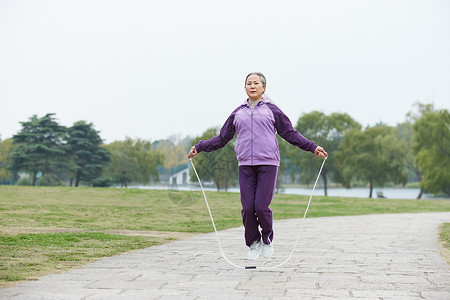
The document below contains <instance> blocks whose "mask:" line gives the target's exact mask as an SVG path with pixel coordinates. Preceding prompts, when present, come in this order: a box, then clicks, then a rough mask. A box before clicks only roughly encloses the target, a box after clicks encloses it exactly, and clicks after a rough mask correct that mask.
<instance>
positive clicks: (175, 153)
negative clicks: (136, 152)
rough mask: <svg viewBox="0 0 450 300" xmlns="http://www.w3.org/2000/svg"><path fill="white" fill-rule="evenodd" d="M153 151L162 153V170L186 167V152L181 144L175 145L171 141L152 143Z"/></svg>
mask: <svg viewBox="0 0 450 300" xmlns="http://www.w3.org/2000/svg"><path fill="white" fill-rule="evenodd" d="M153 146H154V149H155V150H156V151H159V152H160V153H164V154H165V155H164V168H166V169H173V168H175V167H177V166H179V165H180V164H184V165H186V163H187V162H188V161H187V154H186V153H187V151H186V149H185V147H184V145H183V144H180V143H179V144H177V145H175V144H174V142H172V141H171V140H160V141H157V142H155V143H153Z"/></svg>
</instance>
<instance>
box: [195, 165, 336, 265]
mask: <svg viewBox="0 0 450 300" xmlns="http://www.w3.org/2000/svg"><path fill="white" fill-rule="evenodd" d="M326 160H327V156H325V158H324V160H323V162H322V165H321V166H320V170H319V173H318V174H317V178H316V181H315V182H314V186H313V189H312V191H311V195H310V196H309V201H308V205H307V206H306V210H305V213H304V215H303V218H302V222H301V224H300V228H299V230H298V231H299V233H300V231H301V229H302V228H303V223H304V222H305V218H306V214H307V213H308V209H309V205H310V204H311V199H312V196H313V194H314V191H315V189H316V185H317V182H318V181H319V177H320V174H321V173H322V169H323V165H324V164H325V161H326ZM189 161H190V163H191V165H192V169H193V170H194V173H195V175H196V176H197V180H198V183H199V184H200V188H201V190H202V193H203V197H204V198H205V203H206V207H207V208H208V212H209V216H210V218H211V223H212V225H213V227H214V231H215V232H216V237H217V243H218V244H219V249H220V253H221V254H222V257H223V258H224V259H225V260H226V261H227V262H228V263H229V264H230V265H232V266H234V267H236V268H241V269H256V267H253V266H252V267H245V266H241V265H238V264H235V263H233V262H232V261H230V260H229V259H228V258H227V257H226V256H225V254H224V253H223V250H222V245H221V244H220V239H219V233H218V232H217V228H216V224H215V223H214V219H213V216H212V213H211V209H210V208H209V203H208V199H207V198H206V194H205V190H204V189H203V185H202V181H201V180H200V177H199V176H198V173H197V170H196V169H195V166H194V163H193V162H192V158H189ZM299 236H300V234H297V239H296V240H295V244H294V247H293V249H292V251H291V253H290V254H289V256H288V257H287V258H286V259H285V260H284V261H283V262H282V263H280V264H278V265H276V266H273V267H258V268H259V269H263V270H271V269H276V268H279V267H281V266H282V265H284V264H285V263H287V262H288V261H289V259H291V257H292V254H293V253H294V251H295V249H296V248H297V243H298V239H299Z"/></svg>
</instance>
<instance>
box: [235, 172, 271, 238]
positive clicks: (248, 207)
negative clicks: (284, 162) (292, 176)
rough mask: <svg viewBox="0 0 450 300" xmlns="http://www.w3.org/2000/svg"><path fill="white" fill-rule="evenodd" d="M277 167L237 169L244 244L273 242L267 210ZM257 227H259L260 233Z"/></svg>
mask: <svg viewBox="0 0 450 300" xmlns="http://www.w3.org/2000/svg"><path fill="white" fill-rule="evenodd" d="M277 173H278V167H277V166H269V165H258V166H240V167H239V186H240V190H241V203H242V212H241V213H242V222H243V223H244V227H245V243H246V244H247V246H250V245H251V244H252V243H253V242H254V241H260V240H261V236H262V240H263V242H264V243H265V244H270V242H271V241H273V230H272V225H273V217H272V210H271V209H270V208H269V205H270V203H271V202H272V198H273V194H274V192H275V187H276V182H277ZM258 226H261V232H260V231H259V228H258Z"/></svg>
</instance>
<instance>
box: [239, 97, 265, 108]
mask: <svg viewBox="0 0 450 300" xmlns="http://www.w3.org/2000/svg"><path fill="white" fill-rule="evenodd" d="M261 102H262V103H264V104H266V103H269V102H270V100H269V98H266V97H263V98H262V99H261V101H259V102H258V104H257V105H260V104H259V103H261ZM242 105H244V106H249V105H248V98H247V99H246V100H245V102H244V103H242Z"/></svg>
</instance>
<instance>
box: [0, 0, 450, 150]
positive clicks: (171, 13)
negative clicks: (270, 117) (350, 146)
mask: <svg viewBox="0 0 450 300" xmlns="http://www.w3.org/2000/svg"><path fill="white" fill-rule="evenodd" d="M254 71H259V72H262V73H264V74H265V76H266V78H267V90H266V92H267V95H268V96H269V97H270V98H271V99H272V101H273V102H274V103H275V104H276V105H278V106H279V107H280V108H281V109H282V110H283V111H284V113H285V114H286V115H288V116H289V118H290V119H291V121H292V122H293V123H294V125H295V123H296V122H297V120H298V118H299V117H301V116H302V114H305V113H309V112H312V111H321V112H323V113H325V114H331V113H334V112H339V113H347V114H349V115H350V116H351V117H352V118H353V119H355V120H356V121H358V122H359V123H361V124H362V125H363V126H364V127H365V126H373V125H375V124H377V123H380V122H383V123H385V124H387V125H391V126H394V125H396V124H398V123H401V122H404V121H405V118H406V114H407V113H408V112H410V111H415V107H414V103H417V102H420V103H432V104H434V107H435V108H436V109H450V1H448V0H441V1H438V0H376V1H370V0H341V1H337V0H314V1H313V0H308V1H305V0H291V1H286V0H277V1H273V0H270V1H265V0H258V1H253V0H227V1H211V0H190V1H185V0H165V1H161V0H159V1H152V0H147V1H145V0H127V1H119V0H76V1H68V0H65V1H63V0H54V1H50V0H47V1H41V0H28V1H26V0H0V136H1V138H2V139H6V138H9V137H12V136H13V135H14V134H15V133H17V132H19V131H20V129H21V125H20V122H24V121H27V120H28V119H29V118H30V117H31V116H32V115H38V116H39V117H41V116H44V115H45V114H47V113H55V114H56V118H57V120H58V122H59V123H60V124H61V125H64V126H71V125H72V124H73V123H74V122H76V121H80V120H84V121H87V122H89V123H93V124H94V128H95V129H96V130H98V131H99V132H100V136H101V137H102V138H103V139H104V141H105V143H110V142H113V141H115V140H124V139H125V138H126V137H131V138H141V139H145V140H150V141H155V140H159V139H165V138H168V137H184V136H192V137H195V136H199V135H201V134H202V133H203V132H204V131H206V130H207V129H208V128H210V127H221V126H222V124H223V123H224V122H225V120H226V118H227V117H228V116H229V114H230V113H231V112H232V111H233V110H234V109H235V108H236V107H237V106H239V105H240V104H242V103H243V102H244V101H245V100H246V98H247V95H246V94H245V90H244V80H245V77H246V75H247V74H248V73H250V72H254Z"/></svg>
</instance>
